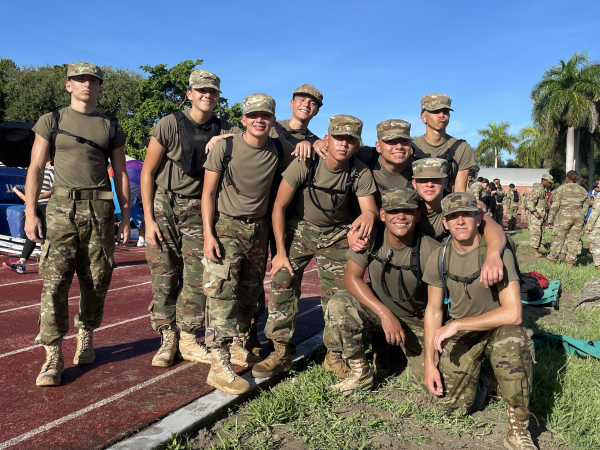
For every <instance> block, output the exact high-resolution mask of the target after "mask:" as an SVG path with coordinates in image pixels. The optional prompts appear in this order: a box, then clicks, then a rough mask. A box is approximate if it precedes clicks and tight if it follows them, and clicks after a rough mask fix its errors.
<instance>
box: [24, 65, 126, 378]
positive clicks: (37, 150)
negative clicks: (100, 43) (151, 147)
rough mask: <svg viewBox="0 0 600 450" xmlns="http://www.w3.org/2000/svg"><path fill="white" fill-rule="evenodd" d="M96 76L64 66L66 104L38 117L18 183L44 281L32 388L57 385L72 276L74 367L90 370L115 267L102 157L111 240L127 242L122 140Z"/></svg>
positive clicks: (88, 68) (91, 70)
mask: <svg viewBox="0 0 600 450" xmlns="http://www.w3.org/2000/svg"><path fill="white" fill-rule="evenodd" d="M102 80H103V74H102V70H101V69H100V67H98V66H96V65H95V64H90V63H75V64H70V65H69V67H68V69H67V82H66V89H67V91H68V92H69V94H71V105H70V106H68V107H67V108H64V109H61V110H60V111H54V112H52V113H48V114H44V115H43V116H42V117H40V119H39V120H38V122H37V123H36V124H35V126H34V127H33V131H34V132H35V142H34V144H33V149H32V153H31V164H30V166H29V171H28V172H27V182H26V184H25V197H26V202H25V203H26V211H25V214H26V223H25V232H26V233H27V237H28V238H29V239H31V240H32V241H34V242H40V241H42V240H44V244H43V246H42V255H41V259H40V266H39V268H40V269H39V270H40V276H41V277H42V279H43V280H44V286H43V288H42V302H41V307H40V334H39V335H38V336H37V337H36V339H35V343H36V344H42V345H43V346H44V348H45V349H46V362H45V363H44V365H43V367H42V370H41V372H40V374H39V375H38V377H37V379H36V384H37V385H38V386H58V385H59V384H60V380H61V375H62V372H63V368H64V363H63V354H62V340H63V337H64V335H65V334H67V332H68V330H69V304H68V295H69V288H70V287H71V282H72V280H73V274H74V273H75V272H77V278H78V279H79V286H80V291H81V294H80V298H79V314H77V315H76V316H75V326H76V327H77V328H79V333H78V335H77V350H76V352H75V358H74V360H73V363H74V364H79V365H81V364H92V363H93V362H94V361H95V359H96V356H95V354H94V349H93V344H92V332H93V331H94V330H95V329H96V328H98V327H99V326H100V323H101V322H102V316H103V314H104V298H105V297H106V292H107V291H108V287H109V286H110V280H111V278H112V271H113V269H114V267H115V263H114V259H113V257H114V252H115V240H114V231H115V230H114V226H115V225H114V224H115V218H114V205H113V202H112V199H113V193H112V191H111V189H110V180H109V177H108V171H107V167H108V159H109V158H110V160H111V162H112V167H113V170H114V174H115V178H114V179H115V188H116V192H117V197H118V199H119V204H120V205H121V214H122V220H121V223H120V224H119V229H118V235H119V236H120V235H121V233H122V234H123V242H124V243H127V240H128V239H129V178H128V176H127V171H126V170H125V152H124V151H123V147H124V145H125V134H124V133H123V129H122V128H121V126H120V125H119V124H117V123H116V122H113V121H111V120H109V119H108V118H107V117H106V116H104V115H103V114H100V113H99V112H98V111H97V110H96V101H97V99H98V96H99V95H100V93H101V92H102ZM48 158H50V160H51V161H53V165H54V171H55V181H54V189H53V191H52V197H51V198H50V201H49V202H48V206H47V208H46V222H47V232H46V235H45V236H44V234H43V231H42V223H41V221H40V219H39V217H37V216H36V207H37V199H38V196H39V192H40V189H41V187H42V174H43V172H44V166H45V165H46V161H47V160H48Z"/></svg>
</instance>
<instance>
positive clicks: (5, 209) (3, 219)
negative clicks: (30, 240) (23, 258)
mask: <svg viewBox="0 0 600 450" xmlns="http://www.w3.org/2000/svg"><path fill="white" fill-rule="evenodd" d="M24 208H25V205H12V204H6V203H5V204H0V234H1V235H3V236H13V237H20V238H24V237H25V235H24V234H23V235H22V236H20V235H14V234H12V232H11V230H12V229H13V228H14V229H16V227H18V226H19V219H18V216H19V214H20V213H19V209H21V210H22V211H23V213H22V214H23V227H24V226H25V222H24V220H25V214H24V211H25V209H24ZM11 211H12V212H11ZM9 215H10V217H11V222H12V224H9V221H8V217H9ZM15 220H16V221H15Z"/></svg>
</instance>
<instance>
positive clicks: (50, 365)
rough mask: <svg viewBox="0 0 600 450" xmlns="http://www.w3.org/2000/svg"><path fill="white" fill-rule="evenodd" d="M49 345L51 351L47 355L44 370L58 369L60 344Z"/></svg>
mask: <svg viewBox="0 0 600 450" xmlns="http://www.w3.org/2000/svg"><path fill="white" fill-rule="evenodd" d="M48 347H49V348H50V351H49V352H48V353H47V355H46V362H45V363H44V367H43V371H44V372H46V371H47V370H49V369H54V370H58V363H59V362H60V349H59V348H58V345H49V346H48Z"/></svg>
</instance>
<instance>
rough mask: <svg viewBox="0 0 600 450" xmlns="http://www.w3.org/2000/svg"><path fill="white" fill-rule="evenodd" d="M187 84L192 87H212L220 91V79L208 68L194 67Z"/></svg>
mask: <svg viewBox="0 0 600 450" xmlns="http://www.w3.org/2000/svg"><path fill="white" fill-rule="evenodd" d="M189 86H190V87H191V88H192V89H202V88H212V89H216V90H217V91H218V92H221V79H220V78H219V77H218V76H216V75H215V74H214V73H212V72H209V71H208V70H203V69H196V70H194V71H193V72H192V73H191V74H190V82H189Z"/></svg>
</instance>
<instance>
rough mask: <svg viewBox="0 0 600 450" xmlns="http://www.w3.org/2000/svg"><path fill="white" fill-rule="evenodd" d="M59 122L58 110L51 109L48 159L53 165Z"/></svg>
mask: <svg viewBox="0 0 600 450" xmlns="http://www.w3.org/2000/svg"><path fill="white" fill-rule="evenodd" d="M59 122H60V111H58V110H56V111H52V128H51V129H50V161H51V162H52V166H53V167H54V156H55V155H56V136H57V135H58V124H59Z"/></svg>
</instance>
